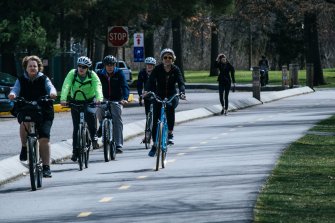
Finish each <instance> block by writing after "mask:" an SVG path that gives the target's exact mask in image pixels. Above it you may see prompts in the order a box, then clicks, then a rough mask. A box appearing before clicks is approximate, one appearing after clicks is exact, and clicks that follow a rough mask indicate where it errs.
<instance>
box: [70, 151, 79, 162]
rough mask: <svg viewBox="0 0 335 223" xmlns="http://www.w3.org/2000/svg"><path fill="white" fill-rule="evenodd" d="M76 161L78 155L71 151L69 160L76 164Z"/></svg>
mask: <svg viewBox="0 0 335 223" xmlns="http://www.w3.org/2000/svg"><path fill="white" fill-rule="evenodd" d="M77 159H78V153H77V152H76V151H72V157H71V160H72V161H73V162H77Z"/></svg>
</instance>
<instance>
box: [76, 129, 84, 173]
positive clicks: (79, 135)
mask: <svg viewBox="0 0 335 223" xmlns="http://www.w3.org/2000/svg"><path fill="white" fill-rule="evenodd" d="M82 132H83V129H82V127H81V126H80V127H79V129H78V133H77V153H78V165H79V170H83V162H84V146H85V143H84V140H85V138H84V137H83V133H82Z"/></svg>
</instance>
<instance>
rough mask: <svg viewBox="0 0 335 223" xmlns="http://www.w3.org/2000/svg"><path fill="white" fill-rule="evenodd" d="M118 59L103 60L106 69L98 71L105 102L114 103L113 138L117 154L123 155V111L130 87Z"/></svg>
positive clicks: (101, 115)
mask: <svg viewBox="0 0 335 223" xmlns="http://www.w3.org/2000/svg"><path fill="white" fill-rule="evenodd" d="M116 63H117V59H116V58H115V57H114V56H111V55H108V56H106V57H105V58H104V59H103V64H104V68H103V69H101V70H98V71H97V73H98V76H99V78H100V81H101V84H102V91H103V96H104V99H105V100H108V101H114V102H118V103H112V105H111V106H112V119H113V126H114V128H113V137H114V141H115V144H116V152H117V153H122V152H123V151H122V147H123V122H122V117H121V114H122V109H123V105H124V104H127V103H128V97H129V87H128V83H127V80H126V77H125V75H124V74H123V71H122V70H121V69H119V68H117V67H116V66H115V65H116ZM103 108H104V106H102V108H98V110H97V117H98V120H99V123H100V126H99V129H98V136H99V137H101V134H102V126H101V124H102V117H103V110H102V109H103Z"/></svg>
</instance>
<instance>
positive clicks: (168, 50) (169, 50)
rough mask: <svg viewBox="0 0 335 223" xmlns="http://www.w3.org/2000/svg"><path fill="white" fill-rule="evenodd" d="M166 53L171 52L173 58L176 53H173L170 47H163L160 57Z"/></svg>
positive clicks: (174, 58)
mask: <svg viewBox="0 0 335 223" xmlns="http://www.w3.org/2000/svg"><path fill="white" fill-rule="evenodd" d="M166 53H170V54H172V56H173V60H176V55H175V54H174V52H173V50H172V49H170V48H165V49H163V50H162V52H161V59H162V58H163V56H164V54H166Z"/></svg>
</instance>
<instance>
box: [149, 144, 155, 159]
mask: <svg viewBox="0 0 335 223" xmlns="http://www.w3.org/2000/svg"><path fill="white" fill-rule="evenodd" d="M156 150H157V149H156V146H152V147H151V149H150V151H149V154H148V156H151V157H154V156H155V154H156Z"/></svg>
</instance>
